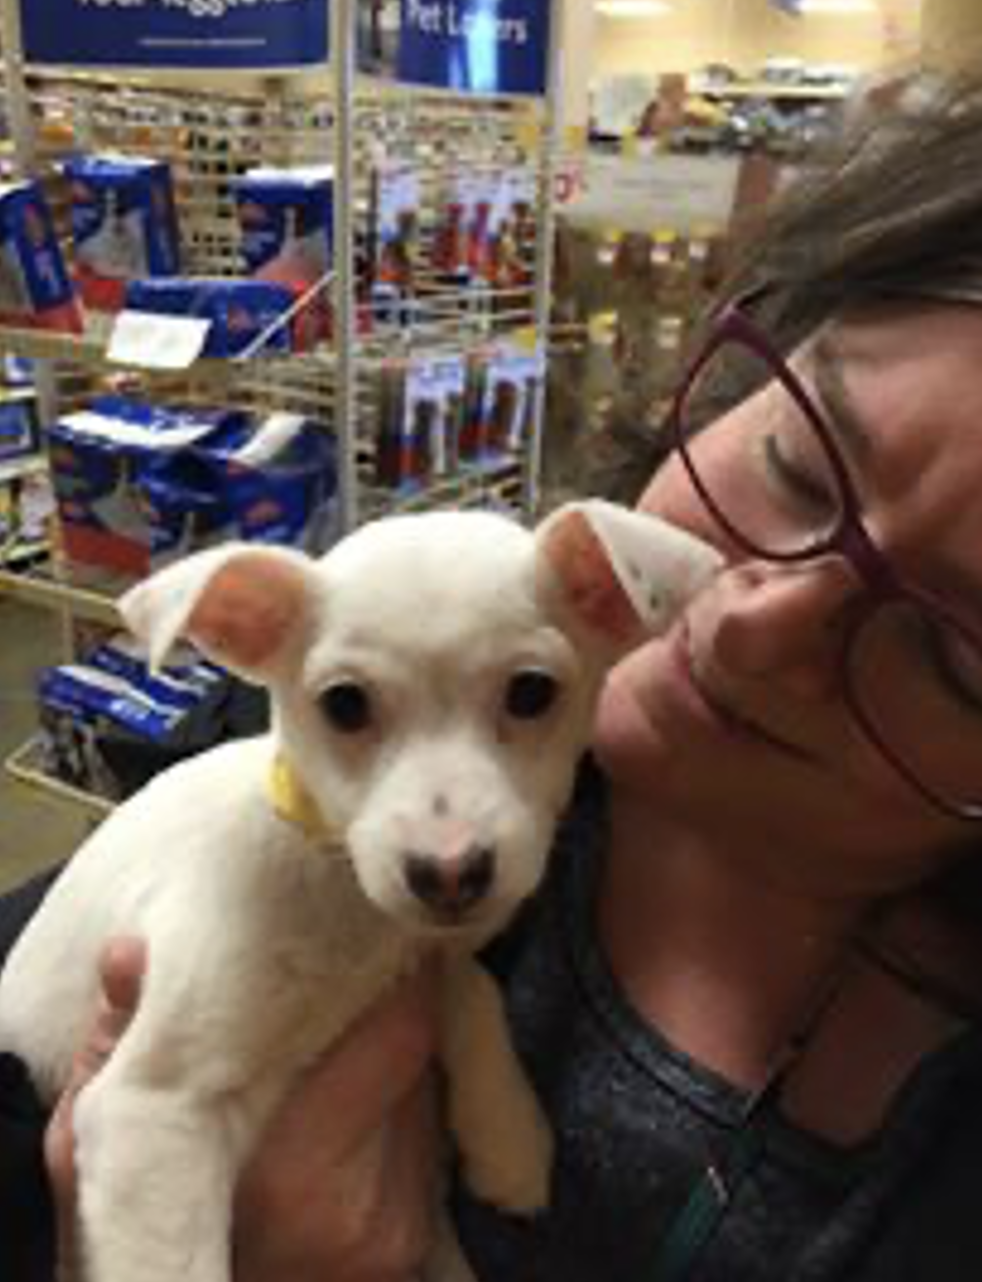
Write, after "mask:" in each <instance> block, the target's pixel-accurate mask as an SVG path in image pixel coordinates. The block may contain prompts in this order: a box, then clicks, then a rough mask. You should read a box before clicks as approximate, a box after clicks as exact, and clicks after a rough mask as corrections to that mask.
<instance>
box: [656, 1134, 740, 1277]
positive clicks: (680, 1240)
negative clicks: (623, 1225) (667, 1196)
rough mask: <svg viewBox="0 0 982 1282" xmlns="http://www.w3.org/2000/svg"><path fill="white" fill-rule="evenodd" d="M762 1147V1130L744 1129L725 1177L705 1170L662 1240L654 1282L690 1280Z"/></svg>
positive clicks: (714, 1169)
mask: <svg viewBox="0 0 982 1282" xmlns="http://www.w3.org/2000/svg"><path fill="white" fill-rule="evenodd" d="M763 1145H764V1140H763V1136H762V1134H761V1129H760V1127H757V1126H748V1127H745V1128H744V1129H743V1130H741V1131H740V1132H739V1134H738V1135H737V1136H736V1137H735V1139H734V1142H733V1145H732V1147H731V1148H730V1150H729V1151H728V1153H727V1155H726V1171H725V1174H722V1173H721V1172H720V1171H719V1169H718V1167H715V1166H707V1167H706V1169H705V1170H704V1171H703V1173H702V1175H701V1176H700V1178H699V1179H698V1180H697V1181H696V1186H695V1188H694V1189H693V1190H692V1192H691V1194H690V1195H689V1199H688V1201H687V1202H686V1204H685V1205H684V1206H683V1207H682V1209H681V1211H679V1213H678V1214H677V1215H676V1217H675V1219H674V1220H673V1221H672V1223H671V1224H670V1225H669V1229H668V1232H667V1234H666V1235H665V1237H664V1238H663V1239H662V1242H661V1246H660V1247H659V1249H658V1254H657V1256H656V1258H655V1267H654V1271H653V1273H652V1274H651V1282H684V1280H685V1279H686V1278H687V1277H689V1275H690V1272H691V1270H692V1266H693V1265H694V1264H695V1262H696V1260H697V1258H698V1257H699V1255H700V1254H701V1253H702V1252H703V1251H704V1250H705V1248H706V1247H707V1246H708V1245H709V1242H710V1241H711V1239H712V1238H713V1237H714V1236H715V1234H716V1230H717V1229H718V1228H719V1225H720V1222H721V1220H722V1219H723V1216H724V1215H725V1214H726V1212H727V1208H728V1207H729V1205H730V1202H731V1201H732V1199H733V1194H734V1192H735V1191H736V1188H737V1185H739V1183H740V1182H741V1180H742V1179H743V1177H744V1176H745V1175H746V1174H747V1172H748V1171H750V1170H751V1168H752V1167H753V1166H754V1165H755V1163H756V1161H757V1158H758V1156H759V1154H760V1151H761V1149H762V1148H763Z"/></svg>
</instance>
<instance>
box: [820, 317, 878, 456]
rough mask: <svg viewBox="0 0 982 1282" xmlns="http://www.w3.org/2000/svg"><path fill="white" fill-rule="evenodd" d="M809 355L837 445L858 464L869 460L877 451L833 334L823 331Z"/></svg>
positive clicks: (822, 404)
mask: <svg viewBox="0 0 982 1282" xmlns="http://www.w3.org/2000/svg"><path fill="white" fill-rule="evenodd" d="M809 355H810V361H809V363H810V365H811V372H812V381H813V386H814V390H815V396H816V399H817V401H818V404H819V408H820V409H821V410H822V411H823V415H822V417H823V420H824V422H825V423H826V425H827V427H828V429H829V431H830V432H831V433H832V435H833V436H834V437H835V441H836V444H837V445H838V446H839V447H840V448H841V450H842V452H843V453H844V454H845V455H846V457H847V458H848V459H849V460H850V461H851V462H853V463H854V464H856V465H857V466H859V465H860V464H865V463H868V462H869V459H870V456H871V454H872V452H873V442H872V438H871V436H870V433H869V432H868V431H867V429H866V426H865V425H864V423H863V420H862V417H861V415H860V413H859V411H858V409H857V408H856V402H855V401H854V400H853V398H852V393H851V392H850V391H849V387H848V385H847V383H846V379H845V374H844V366H845V362H844V361H843V358H842V354H841V352H840V351H839V348H838V346H837V345H836V343H835V340H834V339H833V337H832V335H831V334H829V333H825V334H820V335H819V336H818V337H817V338H816V339H815V341H814V342H813V343H812V345H811V349H810V353H809Z"/></svg>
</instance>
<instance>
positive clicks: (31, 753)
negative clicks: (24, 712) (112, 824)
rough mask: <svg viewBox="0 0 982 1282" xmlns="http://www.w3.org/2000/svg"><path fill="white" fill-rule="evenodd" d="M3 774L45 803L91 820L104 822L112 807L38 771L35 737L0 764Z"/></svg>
mask: <svg viewBox="0 0 982 1282" xmlns="http://www.w3.org/2000/svg"><path fill="white" fill-rule="evenodd" d="M4 768H5V770H6V772H7V774H8V775H9V776H10V777H11V778H12V779H14V780H15V781H16V782H17V783H19V784H22V785H23V786H24V787H27V788H30V789H31V791H32V792H34V793H35V794H37V795H38V796H40V797H43V798H44V799H45V800H46V801H51V802H55V803H60V804H68V805H71V806H74V807H75V808H76V809H80V810H83V811H85V812H86V813H87V814H88V815H90V816H91V817H92V818H93V819H105V817H106V816H107V815H108V814H110V813H111V812H112V810H113V809H114V806H115V803H114V802H112V801H109V800H108V798H106V797H97V796H95V795H93V794H92V793H89V792H83V790H82V789H81V788H75V787H73V786H72V785H71V784H68V783H65V781H64V780H62V779H56V778H55V777H54V776H53V775H49V774H46V773H45V772H44V770H43V769H42V768H41V749H40V738H39V736H37V735H35V736H34V737H33V738H32V739H29V740H28V741H27V743H25V744H23V745H22V746H21V747H20V748H18V749H17V750H16V751H15V752H13V753H12V754H11V755H10V756H9V757H8V758H7V760H6V762H5V763H4Z"/></svg>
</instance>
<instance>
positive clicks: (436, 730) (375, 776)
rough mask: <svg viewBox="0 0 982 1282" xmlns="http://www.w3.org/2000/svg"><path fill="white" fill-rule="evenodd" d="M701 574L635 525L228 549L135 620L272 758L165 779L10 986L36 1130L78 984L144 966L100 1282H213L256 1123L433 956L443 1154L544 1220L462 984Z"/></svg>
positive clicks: (414, 526)
mask: <svg viewBox="0 0 982 1282" xmlns="http://www.w3.org/2000/svg"><path fill="white" fill-rule="evenodd" d="M718 566H719V558H718V556H717V554H716V553H715V552H712V551H711V550H710V549H708V548H707V547H705V546H704V545H703V544H701V543H700V542H698V541H697V540H695V539H693V538H691V537H690V536H688V535H685V534H683V533H681V532H679V531H677V530H675V529H673V528H671V527H669V526H667V525H665V524H664V523H663V522H660V521H657V520H655V519H654V518H652V517H648V516H643V515H636V514H633V513H630V512H627V511H625V510H623V509H620V508H614V507H612V506H610V505H608V504H604V503H600V502H589V503H584V504H573V505H570V506H569V507H567V508H564V509H561V511H560V512H559V513H557V514H555V515H554V516H553V517H551V518H550V519H549V520H548V521H547V522H546V523H545V524H544V525H543V526H542V527H540V529H539V530H538V531H537V532H536V533H534V534H533V533H530V532H528V531H527V530H524V529H522V528H521V527H520V526H518V525H516V524H514V523H512V522H510V521H508V520H506V519H504V518H502V517H499V516H494V515H491V514H488V513H467V514H447V513H435V514H428V515H424V516H412V517H398V518H392V519H389V520H385V521H382V522H379V523H376V524H374V525H369V526H365V527H363V528H362V529H360V530H359V531H358V532H356V533H355V534H354V535H352V536H351V537H350V538H348V539H346V540H344V541H343V542H342V543H341V544H339V545H338V546H337V547H336V548H335V549H334V550H332V551H331V552H330V553H329V555H328V556H326V557H325V558H324V559H323V560H321V561H316V562H315V561H311V560H309V559H307V558H306V557H304V556H302V555H301V554H299V553H292V552H287V551H282V550H273V549H258V548H256V547H248V546H243V545H233V546H230V547H227V548H222V549H216V550H213V551H209V552H204V553H201V554H200V555H198V556H196V557H192V558H190V559H189V560H187V561H185V562H183V563H181V564H179V565H176V566H172V567H170V568H169V569H167V570H165V571H163V572H162V573H161V574H158V575H157V576H155V577H154V578H152V579H150V580H148V581H147V582H146V583H145V584H143V585H141V586H140V587H138V588H136V589H135V590H134V591H133V592H131V593H130V594H129V596H128V597H127V598H125V599H124V601H123V612H124V615H125V616H126V618H127V620H128V622H129V623H130V625H131V627H132V628H133V629H134V631H135V632H136V633H137V634H138V635H139V636H140V637H142V638H143V639H144V640H145V642H146V643H147V645H148V646H149V650H150V654H151V657H152V659H153V661H154V662H159V661H160V660H161V659H162V658H163V657H164V655H165V654H166V653H167V650H168V649H169V647H170V646H171V645H172V644H173V643H174V641H175V640H176V639H177V638H178V637H179V636H188V637H190V638H191V639H192V640H193V641H194V642H195V643H196V644H197V645H198V646H199V647H200V648H201V649H202V650H203V651H204V652H205V653H206V654H207V655H209V656H210V657H211V658H212V659H215V660H217V661H219V662H221V663H224V664H225V665H227V666H228V667H229V668H231V669H232V670H234V671H236V672H238V673H240V674H242V675H243V676H245V677H246V678H248V679H250V680H252V681H257V682H261V683H262V684H263V685H265V686H267V687H268V689H269V692H270V696H271V703H272V709H273V728H272V732H271V733H270V734H269V735H266V736H263V737H262V738H259V739H255V740H251V741H248V742H243V743H235V744H230V745H227V746H224V747H221V748H218V749H215V750H214V751H211V752H208V753H206V754H205V755H203V756H200V757H197V758H195V759H194V760H192V761H189V762H187V763H185V764H182V765H180V766H178V767H176V768H174V769H171V770H169V771H167V772H166V773H165V774H163V775H162V776H160V777H159V778H157V779H156V780H155V781H154V782H153V783H152V784H151V785H150V786H149V787H147V788H145V789H144V790H143V791H141V792H140V793H139V794H138V795H137V796H135V797H134V798H133V799H131V800H130V801H128V802H127V803H126V804H125V805H123V806H121V807H120V808H119V809H118V810H117V811H116V812H115V814H114V815H113V816H112V817H111V818H110V819H109V820H108V821H107V822H106V823H105V824H104V825H103V826H102V827H101V828H100V829H99V830H98V831H97V832H96V833H95V834H94V836H93V837H92V838H90V840H89V841H88V842H86V843H85V845H84V846H83V847H82V848H81V850H80V851H79V852H78V854H77V855H76V856H75V858H74V859H73V860H72V862H71V863H70V864H69V866H68V868H67V869H66V871H65V872H64V873H63V874H62V876H61V877H60V878H59V880H58V882H57V883H56V885H55V887H54V889H53V890H52V891H51V893H50V895H49V897H48V899H47V901H46V902H45V904H44V905H43V907H42V909H41V911H40V913H39V914H38V915H37V917H36V918H35V919H34V921H33V922H32V923H31V925H30V926H29V928H28V930H27V931H26V933H25V934H24V936H23V937H22V939H21V941H20V942H19V943H18V945H17V947H16V949H15V950H14V953H13V955H12V957H11V959H10V961H9V963H8V965H7V967H6V969H5V971H4V973H3V976H2V980H0V1049H4V1050H8V1051H12V1052H14V1053H15V1054H17V1055H19V1056H20V1057H21V1058H22V1059H23V1060H24V1061H25V1062H26V1063H27V1064H28V1066H29V1067H30V1070H31V1073H32V1075H33V1078H34V1080H35V1082H36V1083H37V1084H38V1086H39V1087H40V1088H41V1090H42V1091H43V1092H44V1094H45V1095H46V1096H47V1097H48V1098H49V1099H50V1098H53V1097H54V1096H55V1095H56V1093H57V1092H58V1091H59V1090H60V1089H61V1088H62V1087H63V1086H64V1084H65V1081H66V1078H67V1076H68V1073H69V1066H70V1061H71V1057H72V1052H73V1049H74V1048H75V1047H76V1045H77V1044H78V1042H79V1040H80V1038H81V1037H82V1036H83V1034H84V1032H85V1029H86V1027H87V1024H88V1022H89V1020H90V1019H91V1017H92V1011H93V1007H94V1003H95V1000H96V997H97V978H96V962H97V957H98V955H99V951H100V949H101V947H102V946H103V944H104V943H105V941H106V940H107V939H109V938H110V937H111V936H113V935H118V934H130V935H132V934H137V935H140V936H143V937H144V938H145V939H146V940H147V942H148V945H149V967H148V973H147V975H146V979H145V982H144V986H143V993H142V998H141V1001H140V1005H139V1009H138V1012H137V1014H136V1017H135V1019H134V1021H133V1023H132V1024H131V1026H130V1028H129V1029H128V1031H127V1032H126V1034H125V1036H124V1037H123V1039H122V1041H121V1043H120V1044H119V1046H118V1047H117V1049H116V1051H115V1053H114V1055H113V1057H112V1059H111V1060H110V1062H109V1064H108V1065H107V1066H106V1067H105V1068H104V1069H103V1070H102V1072H101V1073H100V1074H99V1075H98V1076H97V1077H96V1078H95V1079H93V1081H92V1082H91V1083H90V1084H89V1085H88V1086H87V1088H86V1089H85V1090H84V1091H83V1092H82V1094H81V1096H80V1097H79V1099H78V1102H77V1104H76V1107H75V1128H76V1139H77V1168H78V1176H79V1181H78V1183H79V1235H80V1242H81V1258H82V1261H83V1275H84V1277H85V1278H86V1279H89V1280H90V1282H136V1280H137V1279H138V1280H139V1282H177V1280H178V1279H180V1280H181V1282H223V1280H224V1279H227V1278H228V1276H229V1260H228V1242H229V1227H230V1224H229V1221H230V1214H231V1202H232V1191H233V1186H234V1182H235V1178H236V1174H237V1172H238V1170H239V1169H240V1168H241V1166H242V1164H243V1161H244V1159H245V1157H246V1155H247V1154H248V1153H249V1151H250V1149H251V1147H252V1145H253V1142H254V1141H255V1139H256V1137H257V1134H258V1132H259V1130H260V1129H261V1128H262V1126H263V1124H264V1122H265V1121H266V1119H267V1118H268V1117H269V1116H270V1113H271V1110H273V1109H274V1108H275V1107H276V1105H277V1104H278V1103H279V1102H280V1100H281V1099H282V1097H283V1095H284V1093H285V1091H286V1090H287V1088H288V1086H289V1084H290V1082H291V1081H292V1080H293V1079H294V1078H295V1076H296V1075H297V1073H298V1072H299V1071H300V1070H301V1069H302V1068H303V1067H304V1066H305V1065H308V1064H310V1063H311V1062H312V1060H313V1059H314V1058H315V1057H316V1056H318V1055H319V1054H320V1053H321V1052H322V1051H323V1050H324V1049H325V1047H327V1046H328V1045H330V1044H331V1043H332V1042H333V1041H334V1040H335V1039H336V1038H337V1037H338V1036H339V1034H340V1033H341V1032H342V1031H343V1030H344V1029H345V1028H346V1027H347V1026H348V1025H349V1024H350V1023H351V1021H352V1020H353V1019H354V1018H355V1016H356V1015H357V1014H358V1013H359V1012H361V1011H363V1010H364V1009H365V1008H366V1007H367V1006H368V1005H369V1004H370V1003H372V1002H374V1001H375V1000H376V999H377V998H378V997H379V996H380V994H381V993H382V992H383V991H384V990H385V989H386V987H387V986H388V985H390V984H391V983H392V982H393V981H394V980H395V979H396V978H398V977H399V976H401V975H405V974H406V973H407V972H408V971H411V970H412V968H413V967H414V966H415V965H416V964H417V962H418V960H419V959H420V956H421V954H422V952H423V951H424V950H427V949H432V947H433V946H434V945H440V946H442V947H443V948H444V949H445V950H446V953H447V961H446V964H445V966H444V967H443V973H444V974H445V976H446V980H445V988H446V995H445V1002H444V1015H443V1024H444V1035H443V1037H442V1042H441V1054H442V1058H443V1062H444V1067H445V1069H446V1073H447V1079H448V1113H449V1118H448V1121H449V1125H450V1128H451V1130H452V1133H453V1135H454V1138H455V1140H456V1143H457V1146H458V1149H459V1152H460V1155H461V1159H462V1162H463V1170H464V1174H465V1178H466V1179H467V1180H468V1181H469V1182H470V1183H471V1185H472V1186H473V1187H474V1189H475V1190H476V1191H477V1192H478V1193H479V1194H480V1195H481V1196H483V1197H485V1198H487V1199H489V1200H491V1201H493V1202H495V1203H496V1204H498V1205H500V1206H502V1207H505V1208H509V1209H512V1210H515V1211H521V1212H532V1211H535V1210H536V1209H539V1208H541V1207H542V1206H543V1205H544V1204H545V1202H546V1199H547V1193H548V1179H549V1167H550V1155H551V1147H550V1138H549V1134H548V1131H547V1128H546V1126H545V1125H544V1123H543V1120H542V1118H541V1116H540V1112H539V1109H538V1106H537V1103H536V1100H535V1098H534V1096H533V1094H532V1091H531V1089H530V1087H529V1086H528V1084H527V1083H526V1080H525V1078H524V1076H523V1074H522V1071H521V1069H520V1067H519V1064H518V1063H517V1061H516V1058H515V1056H514V1053H513V1051H512V1049H511V1046H510V1042H509V1038H508V1034H507V1030H506V1027H505V1021H504V1018H503V1013H502V1008H501V1004H500V999H499V996H498V993H497V990H496V989H495V987H494V986H493V984H492V983H491V981H490V979H489V978H488V977H487V976H486V974H485V972H484V971H482V970H481V969H480V968H479V966H478V965H477V964H476V963H475V962H473V961H472V960H470V952H471V951H472V950H473V949H474V948H475V947H476V946H477V945H479V944H480V943H482V942H483V941H484V940H486V939H487V938H488V937H489V936H490V935H491V934H492V933H494V932H495V931H496V930H498V929H499V928H500V927H501V926H502V925H503V923H504V922H505V921H506V920H507V918H508V916H509V914H510V913H511V912H512V911H513V910H514V909H515V907H516V906H517V905H518V904H519V902H520V901H521V900H522V899H523V898H524V897H525V896H527V895H528V894H529V893H530V892H531V891H532V890H533V889H534V888H535V886H536V884H537V883H538V881H539V879H540V876H541V874H542V871H543V867H544V863H545V860H546V857H547V854H548V852H549V848H550V844H551V841H552V838H553V832H554V828H555V825H556V822H557V819H558V818H559V816H560V814H561V812H562V810H563V808H564V806H565V804H566V802H567V800H568V798H569V795H570V791H571V786H572V782H573V778H574V774H575V770H576V765H577V759H578V758H579V756H580V755H581V752H582V751H583V748H584V746H585V745H586V743H587V742H588V739H589V733H590V726H591V720H592V717H593V713H594V704H595V700H596V696H597V693H598V691H599V688H600V683H601V680H602V677H603V674H604V672H605V671H606V669H607V668H608V667H609V666H610V664H611V663H612V662H614V661H615V659H616V658H617V657H618V656H619V655H621V654H622V653H624V652H625V651H626V650H627V649H628V648H630V647H631V646H632V645H634V644H637V643H638V642H639V641H640V640H641V639H642V638H643V636H644V635H645V633H646V632H654V631H658V630H664V629H665V628H666V627H668V626H669V625H670V623H671V622H672V620H673V619H674V618H675V617H676V616H677V614H678V611H679V610H680V608H681V607H682V606H683V605H684V604H685V602H686V601H687V600H688V599H689V598H690V597H691V596H692V594H693V593H694V592H696V591H697V590H698V589H699V588H700V587H701V586H702V585H703V584H704V583H705V582H706V581H707V580H708V578H709V577H710V576H711V575H712V574H713V573H715V571H716V570H717V569H718Z"/></svg>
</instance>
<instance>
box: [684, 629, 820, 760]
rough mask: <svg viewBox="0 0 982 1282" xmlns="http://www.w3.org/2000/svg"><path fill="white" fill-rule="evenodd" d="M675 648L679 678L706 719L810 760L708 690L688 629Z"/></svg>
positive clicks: (733, 732) (737, 735) (749, 738)
mask: <svg viewBox="0 0 982 1282" xmlns="http://www.w3.org/2000/svg"><path fill="white" fill-rule="evenodd" d="M673 648H674V654H673V659H674V660H675V667H676V678H677V679H679V680H681V681H684V682H685V685H686V686H687V687H688V690H689V692H690V693H691V695H692V696H693V699H694V700H696V701H697V702H698V705H699V706H700V708H701V710H702V712H703V714H704V717H706V718H708V719H710V720H711V721H712V723H713V724H714V725H715V726H716V727H717V728H718V729H720V730H723V731H724V732H725V733H727V734H730V735H733V736H735V737H736V738H739V739H743V740H752V741H754V742H756V743H758V744H766V745H767V746H768V747H770V748H773V749H774V750H775V751H777V752H780V753H782V754H784V755H786V756H787V755H790V756H793V757H796V758H798V759H799V760H811V756H810V754H809V753H807V752H806V751H805V750H804V749H803V748H802V747H800V746H799V745H798V744H794V743H789V742H788V740H787V739H783V738H781V737H779V736H778V735H776V734H774V733H773V732H772V731H770V730H768V729H765V727H764V726H762V725H760V723H759V722H757V721H753V720H750V719H748V718H747V717H745V716H744V715H743V714H741V713H739V712H736V711H735V710H734V709H733V708H731V707H730V706H729V705H728V704H727V703H726V702H725V701H724V700H722V699H720V698H719V697H718V696H717V695H715V694H713V693H712V692H711V691H710V690H708V689H707V688H706V686H705V684H704V683H703V681H702V680H701V678H700V677H699V675H698V673H697V672H696V668H695V663H694V662H693V657H692V650H691V644H690V637H689V632H688V629H687V628H684V627H683V628H681V629H679V633H678V638H677V641H676V644H675V646H674V647H673Z"/></svg>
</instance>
